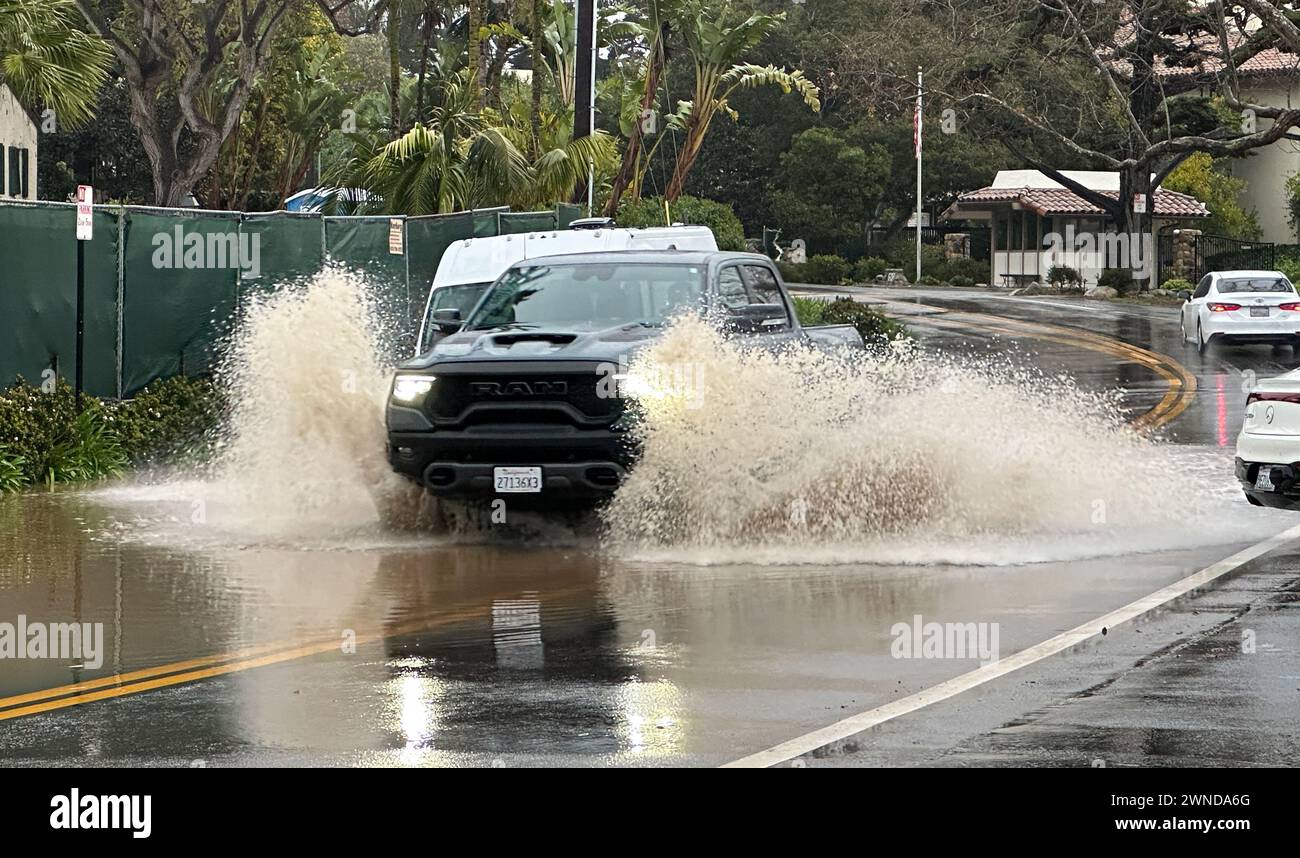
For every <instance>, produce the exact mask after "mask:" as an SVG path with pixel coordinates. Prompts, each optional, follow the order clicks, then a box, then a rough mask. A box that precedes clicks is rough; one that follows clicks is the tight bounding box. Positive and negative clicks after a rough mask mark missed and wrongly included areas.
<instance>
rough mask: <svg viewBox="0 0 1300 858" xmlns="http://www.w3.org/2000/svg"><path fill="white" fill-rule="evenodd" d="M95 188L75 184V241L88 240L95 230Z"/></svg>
mask: <svg viewBox="0 0 1300 858" xmlns="http://www.w3.org/2000/svg"><path fill="white" fill-rule="evenodd" d="M94 204H95V189H94V188H92V187H91V186H90V185H77V241H90V239H91V238H92V237H93V235H94V232H95V208H94Z"/></svg>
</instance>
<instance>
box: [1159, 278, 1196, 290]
mask: <svg viewBox="0 0 1300 858" xmlns="http://www.w3.org/2000/svg"><path fill="white" fill-rule="evenodd" d="M1160 288H1161V289H1168V290H1169V291H1170V292H1190V291H1192V288H1193V287H1192V284H1191V281H1189V280H1184V279H1183V278H1181V277H1170V278H1169V279H1168V280H1166V281H1165V282H1163V283H1161V284H1160Z"/></svg>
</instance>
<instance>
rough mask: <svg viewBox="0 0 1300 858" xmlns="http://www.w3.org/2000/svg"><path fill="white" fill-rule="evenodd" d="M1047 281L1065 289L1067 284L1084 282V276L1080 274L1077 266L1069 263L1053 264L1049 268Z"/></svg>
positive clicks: (1074, 284)
mask: <svg viewBox="0 0 1300 858" xmlns="http://www.w3.org/2000/svg"><path fill="white" fill-rule="evenodd" d="M1047 282H1048V283H1049V284H1051V285H1052V286H1055V287H1057V288H1058V289H1063V288H1065V287H1066V286H1078V285H1079V284H1081V283H1082V282H1083V278H1082V277H1080V276H1079V271H1078V269H1076V268H1071V267H1070V266H1068V265H1053V266H1052V267H1051V268H1049V269H1047Z"/></svg>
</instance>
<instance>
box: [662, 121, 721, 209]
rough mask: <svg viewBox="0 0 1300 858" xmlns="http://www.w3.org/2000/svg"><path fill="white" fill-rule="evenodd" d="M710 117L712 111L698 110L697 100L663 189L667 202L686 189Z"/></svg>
mask: <svg viewBox="0 0 1300 858" xmlns="http://www.w3.org/2000/svg"><path fill="white" fill-rule="evenodd" d="M712 118H713V114H712V112H709V113H701V112H700V111H699V102H698V100H697V102H696V108H695V110H693V111H692V112H691V118H690V120H688V121H687V123H686V139H685V141H683V143H682V148H681V149H680V150H678V152H677V161H676V163H674V164H673V177H672V178H671V179H669V180H668V188H667V190H665V191H664V199H666V200H667V201H668V202H670V203H672V202H676V201H677V198H678V197H680V196H681V195H682V194H683V193H684V192H685V191H686V179H687V178H688V177H689V176H690V174H691V168H692V167H694V166H695V161H696V159H698V158H699V157H700V149H702V148H703V147H704V136H705V135H706V134H707V133H708V131H709V122H710V121H711V120H712Z"/></svg>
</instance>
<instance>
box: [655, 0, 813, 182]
mask: <svg viewBox="0 0 1300 858" xmlns="http://www.w3.org/2000/svg"><path fill="white" fill-rule="evenodd" d="M727 11H728V10H727V9H725V8H724V9H722V10H719V8H718V6H717V4H716V3H714V2H710V0H684V2H683V3H682V8H681V11H680V14H679V15H678V16H676V21H675V22H674V23H675V24H676V28H677V29H680V31H681V34H682V37H683V39H684V41H685V43H686V49H687V51H688V52H689V53H690V55H691V58H692V60H694V65H695V88H694V94H693V98H692V99H691V101H689V102H685V103H683V104H682V105H681V106H680V108H679V111H678V114H677V118H678V122H679V123H680V124H681V130H682V131H683V132H684V135H685V140H684V142H683V144H682V147H681V149H679V150H678V152H677V163H676V164H675V165H674V166H673V176H672V178H671V179H670V180H669V182H668V188H667V190H666V191H665V192H664V197H665V199H667V201H668V202H670V203H671V202H673V201H674V200H676V199H677V198H678V197H679V196H681V194H682V191H683V189H684V188H685V187H686V178H687V176H688V175H689V174H690V172H691V168H692V167H693V166H695V160H696V159H697V158H698V157H699V154H700V148H701V147H702V146H703V145H704V138H705V135H707V134H708V132H709V124H710V123H711V122H712V121H713V117H714V116H716V115H717V113H718V112H719V111H722V112H724V113H726V114H727V115H729V116H731V117H732V118H733V119H734V118H736V111H735V109H734V108H732V107H731V105H730V104H729V103H728V100H729V99H730V98H731V96H732V95H733V94H734V93H735V92H736V91H737V90H740V89H756V88H758V87H760V86H778V87H780V88H781V89H782V90H783V91H784V92H790V91H792V90H793V91H795V92H798V93H799V95H800V96H802V97H803V101H804V103H805V104H807V105H808V106H809V107H811V108H812V109H813V110H821V101H820V100H819V98H818V91H817V87H816V86H815V85H814V84H813V82H812V81H810V80H808V79H807V78H806V77H804V75H803V72H801V71H797V70H796V71H792V72H787V71H784V70H783V69H779V68H777V67H776V66H757V65H751V64H742V63H739V60H740V58H741V57H743V56H744V55H745V54H746V53H748V52H749V51H750V50H751V49H752V48H754V47H755V46H757V45H758V43H759V42H761V41H763V39H764V38H765V37H766V36H767V35H768V34H769V33H770V32H772V30H773V29H774V28H775V27H776V26H777V25H778V24H780V23H781V21H782V20H784V15H750V16H749V18H747V19H746V20H745V21H743V22H742V23H740V24H738V25H736V26H728V25H727V24H726V23H725V21H726V18H727V14H726V13H727ZM670 123H671V120H670Z"/></svg>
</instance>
